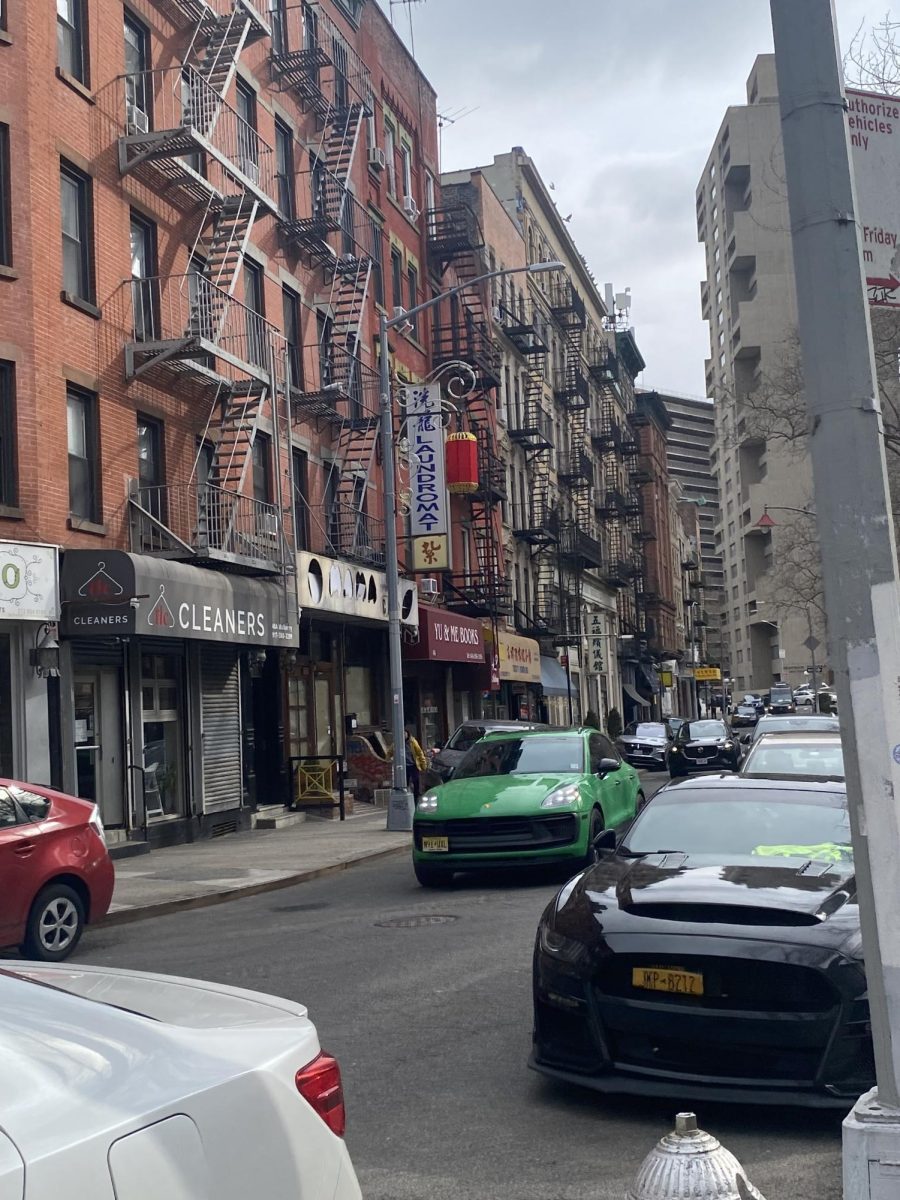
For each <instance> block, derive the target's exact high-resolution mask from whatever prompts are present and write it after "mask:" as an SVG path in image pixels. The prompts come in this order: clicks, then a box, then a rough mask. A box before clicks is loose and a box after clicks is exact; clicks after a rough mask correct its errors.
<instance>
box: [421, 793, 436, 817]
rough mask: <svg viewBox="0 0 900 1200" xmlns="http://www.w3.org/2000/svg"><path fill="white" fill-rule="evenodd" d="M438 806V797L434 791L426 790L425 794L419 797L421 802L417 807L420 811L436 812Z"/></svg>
mask: <svg viewBox="0 0 900 1200" xmlns="http://www.w3.org/2000/svg"><path fill="white" fill-rule="evenodd" d="M437 806H438V798H437V796H436V795H435V793H434V792H426V793H425V795H424V796H420V797H419V803H418V804H417V805H416V808H417V809H418V811H419V812H435V811H436V809H437Z"/></svg>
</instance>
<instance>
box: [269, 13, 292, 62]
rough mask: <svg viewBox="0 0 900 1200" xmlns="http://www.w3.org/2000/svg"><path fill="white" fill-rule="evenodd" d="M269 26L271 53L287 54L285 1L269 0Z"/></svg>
mask: <svg viewBox="0 0 900 1200" xmlns="http://www.w3.org/2000/svg"><path fill="white" fill-rule="evenodd" d="M269 24H270V25H271V26H272V53H273V54H275V55H276V56H277V55H280V54H287V51H288V39H287V12H286V0H269Z"/></svg>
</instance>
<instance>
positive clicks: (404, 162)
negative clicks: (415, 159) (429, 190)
mask: <svg viewBox="0 0 900 1200" xmlns="http://www.w3.org/2000/svg"><path fill="white" fill-rule="evenodd" d="M400 165H401V167H402V169H403V197H404V199H405V198H406V197H407V196H410V197H411V196H412V194H413V182H412V151H411V150H410V148H409V146H407V145H406V144H405V143H404V144H403V145H402V146H401V147H400Z"/></svg>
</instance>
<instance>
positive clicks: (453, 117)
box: [398, 0, 478, 157]
mask: <svg viewBox="0 0 900 1200" xmlns="http://www.w3.org/2000/svg"><path fill="white" fill-rule="evenodd" d="M398 3H399V0H398ZM473 112H478V105H476V106H475V107H474V108H466V107H465V105H460V107H459V108H451V109H450V110H449V112H443V113H440V112H439V113H438V115H437V121H438V153H439V154H440V155H441V157H443V153H444V126H445V125H455V124H456V122H457V121H462V120H464V119H465V118H466V117H470V116H471V115H472V113H473Z"/></svg>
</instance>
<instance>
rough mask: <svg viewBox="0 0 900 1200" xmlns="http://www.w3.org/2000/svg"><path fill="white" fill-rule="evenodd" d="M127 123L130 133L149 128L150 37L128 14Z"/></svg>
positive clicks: (138, 22) (126, 18) (126, 38)
mask: <svg viewBox="0 0 900 1200" xmlns="http://www.w3.org/2000/svg"><path fill="white" fill-rule="evenodd" d="M124 37H125V104H126V112H125V121H126V124H127V126H128V133H130V134H136V133H146V132H147V130H149V129H150V95H151V88H150V86H149V82H150V81H149V77H148V74H147V72H148V71H149V69H150V49H149V47H150V35H149V34H148V32H147V30H146V29H145V27H144V26H143V25H142V24H141V23H140V21H137V20H135V18H134V17H133V16H132V15H131V13H128V12H126V13H125V26H124Z"/></svg>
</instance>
